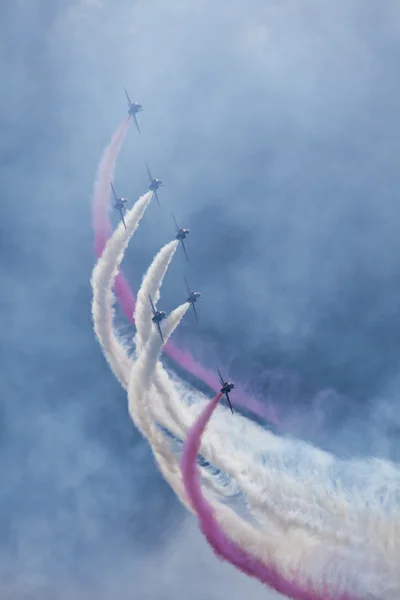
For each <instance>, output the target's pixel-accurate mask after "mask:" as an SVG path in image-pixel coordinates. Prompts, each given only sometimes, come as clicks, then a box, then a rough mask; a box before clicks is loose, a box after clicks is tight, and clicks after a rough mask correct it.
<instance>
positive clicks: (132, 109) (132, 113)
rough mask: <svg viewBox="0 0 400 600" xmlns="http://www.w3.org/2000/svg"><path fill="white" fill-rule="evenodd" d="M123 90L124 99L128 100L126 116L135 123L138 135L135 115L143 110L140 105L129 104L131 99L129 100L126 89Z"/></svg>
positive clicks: (136, 103)
mask: <svg viewBox="0 0 400 600" xmlns="http://www.w3.org/2000/svg"><path fill="white" fill-rule="evenodd" d="M124 90H125V94H126V99H127V100H128V106H129V109H128V114H129V115H130V116H131V117H132V119H133V120H134V121H135V125H136V129H137V130H138V132H139V133H140V129H139V124H138V122H137V118H136V114H137V113H138V112H141V111H142V110H143V108H142V105H141V104H139V102H131V99H130V98H129V94H128V92H127V91H126V88H124Z"/></svg>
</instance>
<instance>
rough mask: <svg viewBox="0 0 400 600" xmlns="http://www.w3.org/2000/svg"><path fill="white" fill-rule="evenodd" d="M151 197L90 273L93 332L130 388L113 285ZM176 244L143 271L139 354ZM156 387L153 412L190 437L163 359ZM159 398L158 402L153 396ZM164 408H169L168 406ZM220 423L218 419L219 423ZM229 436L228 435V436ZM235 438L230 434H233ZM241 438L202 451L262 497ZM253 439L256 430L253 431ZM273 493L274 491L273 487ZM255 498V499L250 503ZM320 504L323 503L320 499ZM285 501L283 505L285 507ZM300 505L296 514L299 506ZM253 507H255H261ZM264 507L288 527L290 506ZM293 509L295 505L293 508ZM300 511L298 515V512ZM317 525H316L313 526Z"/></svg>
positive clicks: (188, 415)
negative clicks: (247, 468) (244, 469)
mask: <svg viewBox="0 0 400 600" xmlns="http://www.w3.org/2000/svg"><path fill="white" fill-rule="evenodd" d="M149 201H150V195H149V194H146V195H145V196H143V197H141V198H140V199H139V200H138V201H137V203H136V204H135V205H134V206H133V208H132V209H131V210H130V211H128V213H127V215H126V227H127V229H126V230H125V229H124V227H123V226H122V224H120V225H119V226H118V227H117V229H116V231H115V232H114V234H113V235H112V236H111V238H109V240H108V242H107V244H106V247H105V250H104V252H103V255H102V257H101V260H100V261H99V262H98V264H97V266H96V267H95V268H94V270H93V275H92V287H93V307H92V314H93V323H94V329H95V333H96V335H97V337H98V339H99V342H100V345H101V347H102V349H103V352H104V354H105V357H106V359H107V361H108V362H109V364H110V366H111V369H112V370H113V373H114V375H115V376H116V377H117V379H118V380H119V381H120V383H121V385H122V386H123V387H124V388H125V389H127V385H128V379H129V372H130V368H131V361H130V359H129V357H128V353H127V350H126V349H125V348H124V346H123V345H122V344H121V342H120V340H119V339H118V338H117V336H116V335H115V333H114V330H113V326H112V321H113V310H112V301H113V295H112V291H111V290H112V287H113V283H114V279H115V276H116V273H117V272H118V268H119V265H120V263H121V261H122V258H123V255H124V251H125V249H126V247H127V244H128V241H129V239H130V238H131V237H132V235H133V234H134V232H135V231H136V228H137V226H138V224H139V221H140V219H141V217H142V215H143V213H144V211H145V209H146V207H147V206H148V203H149ZM176 248H177V242H176V241H172V242H170V243H168V244H166V246H164V247H163V248H162V249H161V250H160V252H159V253H158V254H157V255H156V257H155V258H154V260H153V262H152V264H151V266H150V267H149V269H148V271H147V273H146V274H145V276H144V278H143V281H142V285H141V288H140V291H139V294H138V300H137V304H136V312H135V315H136V327H137V333H136V338H135V339H136V353H137V354H140V351H141V349H142V346H143V340H146V339H148V338H149V335H150V333H151V329H152V327H153V325H152V322H151V310H150V306H149V301H148V296H149V295H150V296H152V297H153V299H154V302H155V303H156V302H157V300H158V298H159V294H160V287H161V284H162V281H163V278H164V275H165V273H166V270H167V268H168V265H169V263H170V261H171V260H172V257H173V254H174V253H175V251H176ZM154 386H155V389H154V390H153V394H154V401H153V403H152V404H153V412H154V415H155V417H156V418H157V420H158V421H159V422H160V423H162V424H163V425H164V426H165V427H167V428H168V429H169V430H170V431H171V432H172V433H173V434H174V435H175V436H176V437H177V438H179V439H183V438H184V437H185V436H186V432H187V431H188V429H189V428H190V426H191V425H192V423H193V413H192V411H191V410H190V409H189V408H188V407H186V406H184V405H182V402H181V401H180V399H179V397H178V394H177V391H176V389H175V388H174V386H173V385H171V383H170V380H169V377H168V375H167V373H166V372H165V370H164V368H163V367H162V365H161V363H159V364H158V365H157V367H156V369H155V375H154ZM156 398H157V399H158V400H157V402H156V401H155V400H156ZM164 407H166V410H165V409H164ZM220 423H221V422H218V425H220ZM136 424H137V426H138V427H139V426H140V425H139V422H138V421H136ZM140 428H141V429H142V427H140ZM221 433H222V432H221V428H220V427H218V426H217V429H216V434H217V435H219V436H220V435H221ZM225 437H226V435H225ZM230 437H232V433H231V435H230ZM241 437H243V438H244V439H246V437H247V436H246V432H245V431H243V430H241V431H240V432H239V434H238V435H235V436H233V437H232V443H230V440H229V441H228V443H227V442H225V447H224V448H222V447H220V446H217V445H215V444H211V443H210V442H209V440H207V439H206V440H204V443H203V445H202V452H203V454H204V455H205V456H206V457H207V460H209V461H211V462H212V463H213V464H214V465H215V466H216V467H218V468H219V469H221V470H223V471H225V472H226V473H227V474H228V475H230V476H232V477H236V478H237V480H238V481H239V482H240V486H241V489H242V490H243V491H244V492H245V493H246V494H247V495H248V496H249V497H252V496H255V497H256V498H258V497H261V498H263V495H262V491H263V490H262V489H260V490H259V494H260V496H259V495H258V494H257V490H255V489H254V487H255V486H254V483H252V481H251V480H252V479H253V480H254V479H255V480H256V481H260V482H264V485H267V483H265V474H264V473H263V472H262V471H260V470H259V473H258V474H257V473H255V472H254V468H253V470H252V473H251V477H249V476H246V475H238V469H239V467H240V464H243V463H246V462H249V459H250V461H251V462H253V463H254V458H255V456H254V455H252V456H250V457H249V455H248V453H245V452H243V451H241V442H240V438H241ZM252 438H253V440H254V439H255V438H254V432H253V435H252ZM226 450H228V451H229V452H230V453H231V455H234V456H235V461H232V459H230V461H227V460H226V459H225V456H226ZM204 477H205V478H206V479H207V480H208V483H209V485H211V487H212V488H214V489H215V485H213V481H212V478H211V479H210V477H209V475H208V473H207V471H206V472H205V473H204ZM273 485H274V480H272V482H271V483H270V484H269V489H270V490H271V489H273ZM286 485H287V488H288V492H287V498H288V499H290V497H291V494H292V492H293V489H294V486H295V485H296V482H295V481H294V480H291V481H288V482H287V484H286ZM282 489H283V485H282V483H281V484H280V486H279V490H280V493H281V494H282ZM270 493H271V491H270ZM300 496H301V491H299V493H298V496H297V505H298V498H299V497H300ZM306 501H309V498H306V499H305V500H304V503H305V502H306ZM255 502H256V501H254V500H253V501H252V505H253V504H254V503H255ZM321 504H322V502H321ZM281 505H282V507H281ZM297 505H296V507H295V508H296V509H297V513H298V512H299V511H298V506H297ZM277 507H279V512H277ZM252 508H253V509H254V510H257V506H255V507H253V506H252ZM262 508H263V509H266V508H267V509H268V510H269V511H270V512H272V513H273V514H274V515H275V518H276V519H277V520H278V521H279V522H280V523H281V524H282V523H283V524H284V526H285V527H287V526H288V519H287V515H286V514H285V510H288V509H290V508H291V507H290V506H288V505H287V503H286V504H284V503H283V502H282V500H281V502H280V504H279V505H277V504H276V503H275V504H271V505H270V506H266V502H265V500H264V501H263V506H262ZM292 508H294V507H292ZM297 513H296V514H297ZM292 525H294V526H297V525H298V519H297V520H296V519H295V518H292ZM314 530H315V526H314V528H313V531H314Z"/></svg>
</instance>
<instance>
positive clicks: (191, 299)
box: [185, 277, 201, 322]
mask: <svg viewBox="0 0 400 600" xmlns="http://www.w3.org/2000/svg"><path fill="white" fill-rule="evenodd" d="M185 283H186V289H187V293H188V294H189V296H188V298H187V300H186V302H189V304H191V305H192V308H193V312H194V314H195V317H196V321H197V322H199V317H198V316H197V311H196V307H195V303H196V302H197V300H198V299H199V298H201V294H200V292H191V291H190V287H189V284H188V282H187V279H186V277H185Z"/></svg>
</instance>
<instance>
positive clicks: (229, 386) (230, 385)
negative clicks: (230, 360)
mask: <svg viewBox="0 0 400 600" xmlns="http://www.w3.org/2000/svg"><path fill="white" fill-rule="evenodd" d="M234 388H235V384H234V383H232V382H231V381H225V383H224V385H223V387H222V388H221V392H222V394H229V392H231V391H232V390H233V389H234Z"/></svg>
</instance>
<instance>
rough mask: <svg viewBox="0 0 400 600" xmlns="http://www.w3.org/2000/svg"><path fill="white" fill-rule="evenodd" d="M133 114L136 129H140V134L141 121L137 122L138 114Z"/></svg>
mask: <svg viewBox="0 0 400 600" xmlns="http://www.w3.org/2000/svg"><path fill="white" fill-rule="evenodd" d="M132 116H133V120H134V121H135V125H136V129H137V130H138V132H139V134H140V129H139V123H138V122H137V118H136V115H135V114H134V115H132Z"/></svg>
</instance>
